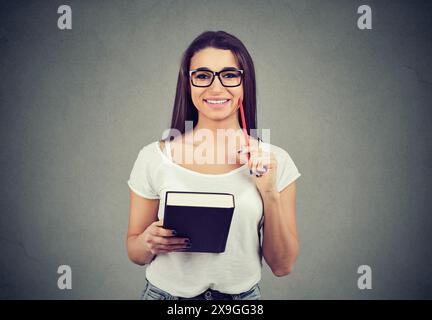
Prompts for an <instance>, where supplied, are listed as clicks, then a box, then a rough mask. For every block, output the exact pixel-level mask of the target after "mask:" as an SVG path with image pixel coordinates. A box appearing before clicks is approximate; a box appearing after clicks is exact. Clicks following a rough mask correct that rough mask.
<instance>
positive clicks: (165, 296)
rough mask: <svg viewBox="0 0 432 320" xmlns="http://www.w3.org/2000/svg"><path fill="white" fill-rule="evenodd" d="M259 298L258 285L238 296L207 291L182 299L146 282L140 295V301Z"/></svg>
mask: <svg viewBox="0 0 432 320" xmlns="http://www.w3.org/2000/svg"><path fill="white" fill-rule="evenodd" d="M260 298H261V290H260V287H259V285H258V283H257V284H256V285H254V286H253V287H252V288H251V289H250V290H248V291H246V292H242V293H239V294H228V293H222V292H220V291H217V290H212V289H207V290H206V291H204V292H203V293H201V294H199V295H197V296H195V297H192V298H184V297H176V296H173V295H171V294H169V293H168V292H166V291H164V290H162V289H159V288H158V287H156V286H155V285H153V284H151V283H150V281H148V280H147V281H146V285H145V288H144V290H143V292H142V294H141V300H260Z"/></svg>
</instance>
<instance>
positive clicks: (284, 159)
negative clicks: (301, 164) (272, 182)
mask: <svg viewBox="0 0 432 320" xmlns="http://www.w3.org/2000/svg"><path fill="white" fill-rule="evenodd" d="M279 150H280V156H279V159H277V161H278V166H277V168H278V169H277V190H278V191H279V192H281V191H282V190H283V189H285V187H287V186H288V185H289V184H291V183H292V182H293V181H295V180H296V179H297V178H298V177H300V176H301V173H300V172H299V171H298V169H297V167H296V165H295V164H294V161H293V160H292V159H291V157H290V155H289V154H288V152H286V151H285V150H283V149H279Z"/></svg>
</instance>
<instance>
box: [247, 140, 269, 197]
mask: <svg viewBox="0 0 432 320" xmlns="http://www.w3.org/2000/svg"><path fill="white" fill-rule="evenodd" d="M247 152H250V156H249V161H248V167H249V170H250V171H252V176H253V179H254V181H255V184H256V186H257V189H258V191H259V192H260V193H261V194H263V193H268V192H276V191H277V186H276V174H277V160H276V157H275V155H274V154H273V152H270V151H265V150H263V148H262V146H259V142H253V140H251V141H250V145H249V147H247V146H242V149H241V152H240V155H242V157H245V159H244V160H247V158H246V157H247Z"/></svg>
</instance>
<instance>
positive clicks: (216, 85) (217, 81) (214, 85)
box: [210, 76, 225, 91]
mask: <svg viewBox="0 0 432 320" xmlns="http://www.w3.org/2000/svg"><path fill="white" fill-rule="evenodd" d="M224 88H225V87H224V86H223V85H222V82H221V80H220V78H219V76H215V79H214V80H213V83H212V84H211V86H210V89H211V90H213V91H222V90H224Z"/></svg>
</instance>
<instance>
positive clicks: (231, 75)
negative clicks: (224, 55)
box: [222, 72, 240, 79]
mask: <svg viewBox="0 0 432 320" xmlns="http://www.w3.org/2000/svg"><path fill="white" fill-rule="evenodd" d="M222 77H224V78H228V79H232V78H238V77H240V72H227V73H224V74H222Z"/></svg>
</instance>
